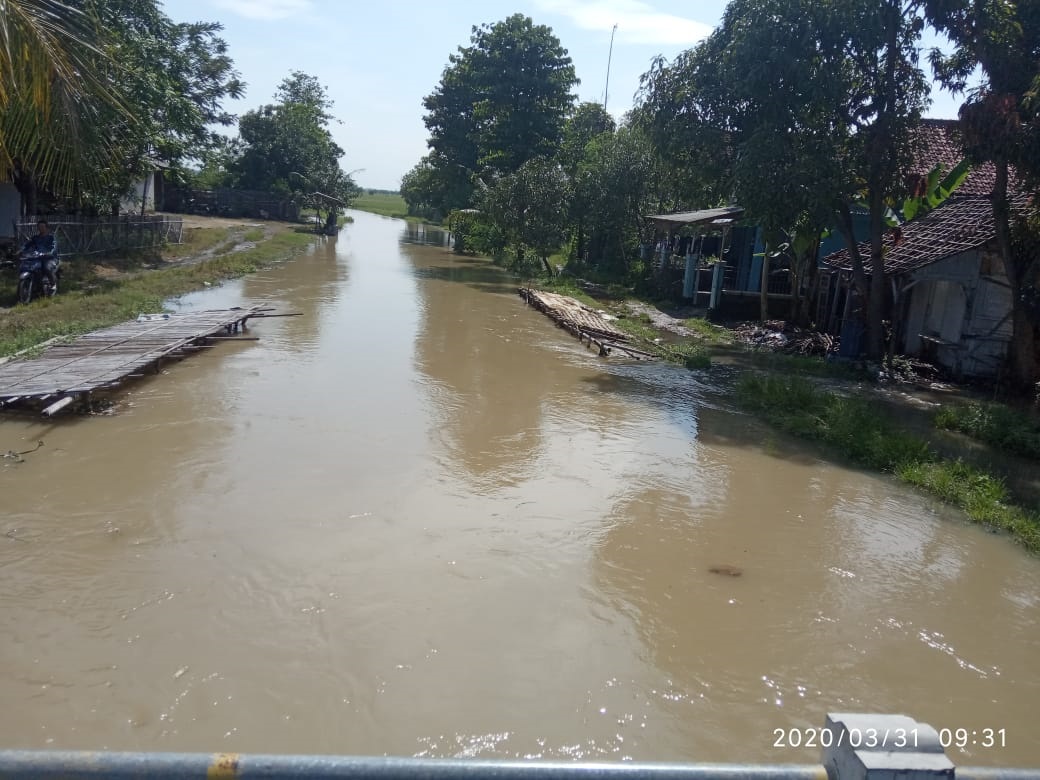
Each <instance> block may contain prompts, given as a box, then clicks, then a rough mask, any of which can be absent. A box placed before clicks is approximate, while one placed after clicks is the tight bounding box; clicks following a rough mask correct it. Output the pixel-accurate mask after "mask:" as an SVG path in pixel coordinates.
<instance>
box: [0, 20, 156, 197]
mask: <svg viewBox="0 0 1040 780" xmlns="http://www.w3.org/2000/svg"><path fill="white" fill-rule="evenodd" d="M103 34H104V31H103V29H102V27H101V25H99V24H98V22H97V20H96V19H95V18H94V17H93V15H92V14H90V13H89V12H88V10H85V9H82V8H80V7H79V5H78V4H77V3H73V2H69V3H66V2H60V0H7V1H6V2H5V3H4V4H3V11H2V13H0V175H2V174H9V175H11V176H12V178H13V180H14V182H15V185H16V186H17V187H18V189H19V191H20V192H21V193H22V196H23V198H24V199H25V201H26V205H27V208H28V210H30V211H33V210H35V201H36V194H37V190H38V189H39V188H44V189H49V190H61V191H66V192H72V191H73V190H75V189H76V188H78V187H80V186H82V185H83V184H88V185H92V184H95V183H96V182H97V181H98V179H99V178H100V173H101V171H103V170H104V168H105V167H106V166H111V165H115V164H117V163H118V161H119V159H120V155H119V149H118V147H117V145H116V143H114V141H113V139H112V138H111V137H110V135H109V133H108V132H107V130H108V121H106V120H109V121H110V120H115V121H117V122H119V123H122V124H132V123H133V122H134V121H135V118H134V117H133V115H132V114H131V112H130V111H129V110H128V109H127V108H126V106H125V105H123V104H122V103H121V101H120V99H119V94H118V92H115V91H113V90H112V89H111V85H110V84H108V83H106V81H105V79H104V78H103V75H102V72H101V71H102V70H103V69H104V66H106V65H107V64H108V63H107V55H106V52H105V50H104V49H105V47H104V42H103Z"/></svg>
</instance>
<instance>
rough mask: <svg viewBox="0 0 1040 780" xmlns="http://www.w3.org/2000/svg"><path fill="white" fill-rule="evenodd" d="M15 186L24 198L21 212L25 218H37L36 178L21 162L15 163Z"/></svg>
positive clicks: (16, 161)
mask: <svg viewBox="0 0 1040 780" xmlns="http://www.w3.org/2000/svg"><path fill="white" fill-rule="evenodd" d="M13 178H14V186H15V189H16V190H18V194H19V195H21V196H22V207H21V211H20V212H19V213H20V215H21V216H23V217H34V216H36V192H37V187H36V177H35V176H34V175H33V172H32V171H31V170H29V169H28V168H26V167H25V166H24V165H23V164H22V161H21V160H17V159H16V160H15V161H14V177H13Z"/></svg>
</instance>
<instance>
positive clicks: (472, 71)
mask: <svg viewBox="0 0 1040 780" xmlns="http://www.w3.org/2000/svg"><path fill="white" fill-rule="evenodd" d="M577 83H578V80H577V78H576V77H575V75H574V66H573V65H572V64H571V59H570V57H569V56H568V55H567V50H566V49H564V48H563V47H562V45H561V44H560V41H559V39H557V38H556V36H555V35H553V32H552V29H551V28H549V27H546V26H544V25H535V24H534V22H533V21H532V20H531V19H530V18H529V17H526V16H524V15H523V14H514V15H513V16H510V17H509V18H507V19H505V20H503V21H501V22H496V23H494V24H485V25H482V26H480V27H474V28H473V32H472V36H471V38H470V45H469V46H467V47H459V49H458V52H457V53H455V54H452V55H451V56H450V58H449V62H448V66H447V68H445V70H444V73H443V74H442V76H441V80H440V83H439V84H438V85H437V87H436V88H435V89H434V91H433V92H432V93H431V94H429V95H427V96H426V98H424V99H423V107H424V108H425V109H426V116H425V119H424V121H425V123H426V127H427V129H428V130H429V131H430V139H429V145H430V149H431V150H432V153H433V157H434V158H435V159H436V160H438V161H439V162H440V163H441V164H439V165H438V166H436V170H437V171H438V172H439V175H440V176H441V177H443V178H449V177H451V178H454V179H456V180H457V179H459V177H460V172H461V174H462V175H463V176H466V177H469V178H470V179H472V177H473V176H474V175H483V176H486V177H487V178H488V179H490V178H492V177H494V176H497V175H501V174H508V173H513V172H515V171H516V170H518V169H519V168H520V166H521V165H522V164H523V163H524V162H526V161H527V160H529V159H531V158H533V157H537V156H540V155H544V156H551V155H554V154H555V153H556V152H557V150H558V149H559V145H560V140H561V137H562V133H563V125H564V121H565V118H566V116H567V113H568V111H569V110H570V108H571V106H572V105H573V102H574V96H573V94H572V90H573V88H574V87H575V85H577ZM440 190H441V191H442V193H444V195H445V196H447V195H450V196H451V197H452V198H453V201H452V202H439V203H435V204H434V205H435V206H436V207H437V208H439V209H440V210H441V211H443V212H445V213H446V212H447V211H449V210H451V209H453V208H460V207H464V206H466V205H469V202H468V201H469V198H470V197H471V196H472V193H473V185H472V184H471V185H470V186H469V188H459V187H454V186H442V187H440ZM456 198H457V199H456Z"/></svg>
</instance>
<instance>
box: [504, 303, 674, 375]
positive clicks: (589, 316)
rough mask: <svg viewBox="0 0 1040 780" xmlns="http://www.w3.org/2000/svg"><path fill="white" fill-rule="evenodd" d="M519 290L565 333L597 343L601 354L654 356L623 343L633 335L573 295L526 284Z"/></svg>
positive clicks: (641, 358)
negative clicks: (615, 353)
mask: <svg viewBox="0 0 1040 780" xmlns="http://www.w3.org/2000/svg"><path fill="white" fill-rule="evenodd" d="M518 292H519V293H520V297H521V298H523V299H524V300H525V301H527V303H528V304H530V305H531V306H533V307H534V308H536V309H538V311H540V312H542V313H543V314H545V315H546V316H547V317H549V319H551V320H553V321H554V322H555V323H556V324H557V325H558V326H560V327H561V328H563V329H564V330H566V331H567V332H568V333H571V334H573V335H575V336H577V337H578V340H579V341H581V343H583V344H584V343H586V342H588V346H592V345H593V344H594V345H596V346H597V347H599V354H600V355H602V356H607V355H610V354H611V353H612V352H613V351H614V350H618V351H619V352H623V353H625V354H626V355H628V356H629V357H634V358H636V359H637V360H645V359H647V358H653V357H655V356H654V355H653V354H652V353H650V352H645V351H643V350H641V349H636V348H635V347H633V346H631V345H630V344H628V343H626V342H628V341H630V340H631V338H632V337H631V336H629V334H627V333H625V332H624V331H623V330H620V329H618V328H617V327H615V326H614V325H611V324H610V322H608V321H607V320H605V319H604V318H603V317H602V316H601V315H600V314H599V313H598V312H596V311H593V310H592V309H590V308H589V307H588V306H586V305H585V304H583V303H581V302H580V301H577V300H575V299H574V298H570V297H568V296H566V295H559V294H558V293H551V292H545V291H544V290H534V289H532V288H529V287H521V288H520V289H519V290H518Z"/></svg>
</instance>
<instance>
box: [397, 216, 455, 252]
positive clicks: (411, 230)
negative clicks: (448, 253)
mask: <svg viewBox="0 0 1040 780" xmlns="http://www.w3.org/2000/svg"><path fill="white" fill-rule="evenodd" d="M450 237H451V234H450V233H449V232H448V231H447V230H444V229H443V228H439V227H436V226H434V225H427V224H426V223H425V222H406V223H405V224H404V229H403V230H402V231H401V239H400V240H401V243H402V244H419V245H421V246H444V247H446V246H448V244H449V241H450Z"/></svg>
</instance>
